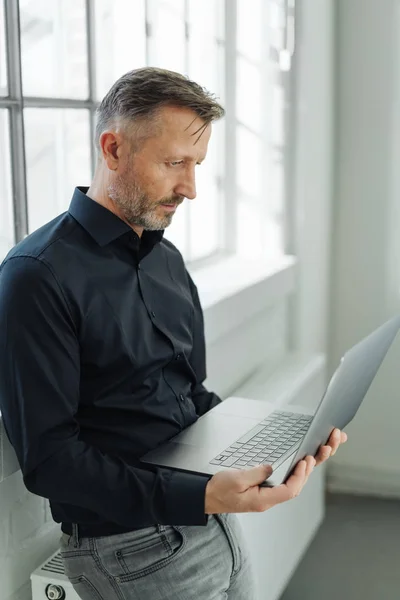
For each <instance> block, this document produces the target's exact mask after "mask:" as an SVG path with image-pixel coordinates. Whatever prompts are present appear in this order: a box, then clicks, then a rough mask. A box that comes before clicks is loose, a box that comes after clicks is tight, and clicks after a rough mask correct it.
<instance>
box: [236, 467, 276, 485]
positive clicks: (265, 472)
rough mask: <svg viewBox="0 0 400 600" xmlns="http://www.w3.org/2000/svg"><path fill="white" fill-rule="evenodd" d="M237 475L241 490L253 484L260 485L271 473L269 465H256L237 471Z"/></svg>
mask: <svg viewBox="0 0 400 600" xmlns="http://www.w3.org/2000/svg"><path fill="white" fill-rule="evenodd" d="M239 473H240V475H239V474H238V477H239V479H240V487H241V488H242V489H241V491H245V490H247V489H249V488H250V487H254V486H255V485H260V483H263V482H264V481H265V480H266V479H268V477H270V475H271V474H272V467H271V465H258V466H257V467H253V468H252V469H246V470H244V471H240V472H239Z"/></svg>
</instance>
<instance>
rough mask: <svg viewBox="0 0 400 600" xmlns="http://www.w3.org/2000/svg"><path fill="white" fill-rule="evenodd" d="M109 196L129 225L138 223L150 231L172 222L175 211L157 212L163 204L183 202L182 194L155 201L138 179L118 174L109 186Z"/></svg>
mask: <svg viewBox="0 0 400 600" xmlns="http://www.w3.org/2000/svg"><path fill="white" fill-rule="evenodd" d="M107 193H108V195H109V197H110V198H111V199H112V200H113V201H114V204H115V206H116V207H117V208H118V209H119V211H120V213H121V216H122V217H123V218H124V220H125V221H126V222H127V223H129V225H137V226H139V227H143V229H147V230H148V231H159V230H162V229H165V228H166V227H168V226H169V225H170V224H171V221H172V217H173V216H174V213H173V212H171V213H167V214H165V215H164V216H160V215H159V214H157V207H158V206H160V205H161V204H176V205H178V204H181V203H182V202H183V199H182V197H181V196H172V197H169V198H162V199H161V200H158V201H155V200H153V199H151V198H150V196H149V195H148V194H146V192H145V191H144V190H143V188H142V187H141V186H140V185H139V184H138V182H137V181H133V180H132V181H128V180H127V179H126V178H125V177H123V176H121V175H117V176H116V177H115V179H114V181H113V182H112V183H110V185H109V186H108V188H107Z"/></svg>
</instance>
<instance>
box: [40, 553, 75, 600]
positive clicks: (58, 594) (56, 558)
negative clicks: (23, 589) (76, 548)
mask: <svg viewBox="0 0 400 600" xmlns="http://www.w3.org/2000/svg"><path fill="white" fill-rule="evenodd" d="M31 584H32V600H46V598H49V599H50V600H80V598H79V596H78V594H77V593H76V592H75V591H74V589H73V587H72V585H71V584H70V582H69V581H68V579H67V577H66V575H65V574H64V565H63V562H62V558H61V554H60V553H59V552H56V553H55V554H53V555H52V556H50V558H49V559H48V560H47V561H46V562H44V563H43V564H42V565H40V567H38V568H37V569H36V570H35V571H34V572H33V573H32V575H31Z"/></svg>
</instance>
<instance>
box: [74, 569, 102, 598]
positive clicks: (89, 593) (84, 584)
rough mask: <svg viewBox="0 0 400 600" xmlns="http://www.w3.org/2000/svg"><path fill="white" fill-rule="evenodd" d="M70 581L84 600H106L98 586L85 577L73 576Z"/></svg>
mask: <svg viewBox="0 0 400 600" xmlns="http://www.w3.org/2000/svg"><path fill="white" fill-rule="evenodd" d="M70 582H71V584H72V587H73V588H74V590H75V592H76V593H77V594H78V596H79V597H80V598H81V599H82V600H104V598H103V596H101V594H100V592H99V591H98V590H97V588H96V587H95V586H94V585H93V583H91V582H90V581H89V579H87V577H85V575H80V576H79V577H71V578H70Z"/></svg>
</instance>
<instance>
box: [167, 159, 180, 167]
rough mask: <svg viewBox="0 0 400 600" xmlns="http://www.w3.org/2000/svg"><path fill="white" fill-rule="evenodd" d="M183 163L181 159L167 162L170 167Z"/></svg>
mask: <svg viewBox="0 0 400 600" xmlns="http://www.w3.org/2000/svg"><path fill="white" fill-rule="evenodd" d="M182 163H183V160H174V161H173V162H170V163H169V164H170V165H171V166H172V167H177V166H178V165H181V164H182Z"/></svg>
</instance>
